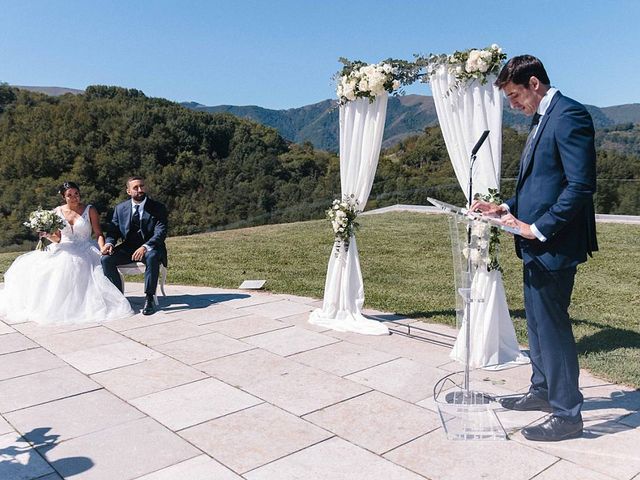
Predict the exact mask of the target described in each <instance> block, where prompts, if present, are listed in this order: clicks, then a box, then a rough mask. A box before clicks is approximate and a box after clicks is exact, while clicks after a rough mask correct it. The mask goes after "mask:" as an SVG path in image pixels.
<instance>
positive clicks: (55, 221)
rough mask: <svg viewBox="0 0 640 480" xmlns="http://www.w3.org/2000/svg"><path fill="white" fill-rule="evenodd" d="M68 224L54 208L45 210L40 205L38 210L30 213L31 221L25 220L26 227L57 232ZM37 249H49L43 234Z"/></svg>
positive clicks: (46, 231)
mask: <svg viewBox="0 0 640 480" xmlns="http://www.w3.org/2000/svg"><path fill="white" fill-rule="evenodd" d="M65 225H66V222H65V221H64V219H62V218H60V215H58V214H57V213H56V212H54V211H53V210H43V209H42V207H38V208H37V210H35V211H33V212H31V213H30V214H29V221H28V222H24V226H25V227H29V228H30V229H32V230H35V231H37V232H44V233H49V234H51V233H55V232H57V231H58V230H62V229H63V228H64V227H65ZM36 250H47V245H46V244H45V243H44V238H43V237H42V236H41V237H40V240H39V241H38V244H37V245H36Z"/></svg>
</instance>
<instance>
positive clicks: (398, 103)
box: [182, 95, 640, 152]
mask: <svg viewBox="0 0 640 480" xmlns="http://www.w3.org/2000/svg"><path fill="white" fill-rule="evenodd" d="M182 105H183V106H184V107H187V108H190V109H193V110H198V111H204V112H211V113H216V112H226V113H231V114H232V115H235V116H237V117H241V118H248V119H251V120H253V121H256V122H258V123H262V124H264V125H267V126H270V127H273V128H275V129H277V130H278V132H279V133H280V134H281V135H282V136H283V137H284V138H286V139H287V140H290V141H292V142H296V143H303V142H311V143H312V144H313V145H314V147H316V148H319V149H322V150H328V151H332V152H335V151H337V150H338V144H339V138H338V109H337V106H336V102H335V101H333V100H323V101H322V102H318V103H314V104H311V105H305V106H303V107H300V108H290V109H288V110H270V109H267V108H262V107H258V106H256V105H251V106H234V105H218V106H205V105H201V104H198V103H194V102H187V103H182ZM586 107H587V110H589V113H590V114H591V116H592V117H593V122H594V125H595V127H596V129H597V130H601V129H607V128H610V127H614V126H615V125H619V124H623V123H640V104H637V103H634V104H627V105H617V106H613V107H604V108H599V107H596V106H593V105H587V106H586ZM530 121H531V120H530V119H529V118H527V117H526V116H525V115H524V114H522V113H520V112H519V111H515V110H513V109H511V108H509V106H507V105H505V108H504V113H503V122H504V125H505V126H509V127H513V128H515V129H516V130H518V131H526V130H527V129H528V127H529V123H530ZM437 123H438V116H437V114H436V109H435V104H434V101H433V97H430V96H425V95H405V96H398V97H390V98H389V104H388V106H387V121H386V125H385V129H384V137H383V141H382V145H383V147H385V148H386V147H390V146H392V145H395V144H396V143H398V142H399V141H401V140H402V139H403V138H405V137H407V136H410V135H415V134H418V133H422V132H423V131H424V129H425V128H426V127H429V126H432V125H437Z"/></svg>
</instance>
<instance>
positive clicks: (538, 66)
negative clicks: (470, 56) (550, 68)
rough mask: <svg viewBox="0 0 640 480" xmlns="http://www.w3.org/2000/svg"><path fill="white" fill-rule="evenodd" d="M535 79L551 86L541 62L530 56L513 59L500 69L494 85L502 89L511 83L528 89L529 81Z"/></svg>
mask: <svg viewBox="0 0 640 480" xmlns="http://www.w3.org/2000/svg"><path fill="white" fill-rule="evenodd" d="M531 77H536V78H537V79H538V80H540V82H541V83H543V84H544V85H551V82H550V81H549V76H548V75H547V71H546V70H545V69H544V65H542V62H541V61H540V60H539V59H537V58H536V57H534V56H532V55H520V56H518V57H513V58H512V59H511V60H509V61H508V62H507V64H506V65H505V66H504V67H502V70H500V73H499V74H498V78H497V79H496V81H495V83H494V85H495V86H496V87H498V88H500V89H502V88H503V87H504V86H505V85H506V84H507V83H509V82H513V83H515V84H516V85H522V86H524V88H529V79H530V78H531Z"/></svg>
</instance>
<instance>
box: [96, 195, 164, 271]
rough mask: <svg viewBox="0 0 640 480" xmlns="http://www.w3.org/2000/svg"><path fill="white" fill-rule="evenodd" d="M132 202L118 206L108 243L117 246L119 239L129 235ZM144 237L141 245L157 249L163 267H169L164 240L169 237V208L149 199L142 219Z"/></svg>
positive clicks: (108, 233) (110, 228) (110, 226)
mask: <svg viewBox="0 0 640 480" xmlns="http://www.w3.org/2000/svg"><path fill="white" fill-rule="evenodd" d="M131 215H132V208H131V200H126V201H124V202H122V203H119V204H118V205H116V208H115V209H114V210H113V217H112V218H111V222H110V223H109V225H108V227H107V236H106V238H105V241H106V243H111V244H112V245H116V242H117V241H118V239H122V240H123V241H124V239H125V238H126V237H127V234H128V233H129V225H130V223H131ZM140 223H141V228H140V229H141V231H142V236H143V237H144V241H142V242H141V243H140V245H149V246H150V247H151V248H153V249H157V250H158V252H159V253H160V255H161V259H162V263H163V265H165V266H166V265H167V247H166V246H165V243H164V240H165V238H166V237H167V208H166V207H165V206H164V205H163V204H162V203H160V202H156V201H155V200H152V199H150V198H148V197H147V202H146V203H145V204H144V211H143V213H142V217H141V218H140Z"/></svg>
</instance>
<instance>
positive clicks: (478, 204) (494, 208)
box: [469, 200, 509, 217]
mask: <svg viewBox="0 0 640 480" xmlns="http://www.w3.org/2000/svg"><path fill="white" fill-rule="evenodd" d="M469 211H470V212H481V213H482V214H483V215H490V216H495V217H499V216H501V215H504V214H506V213H509V212H508V211H507V210H506V209H505V208H504V207H503V206H502V205H496V204H495V203H492V202H485V201H484V200H474V202H473V203H472V204H471V206H470V207H469Z"/></svg>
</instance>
